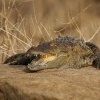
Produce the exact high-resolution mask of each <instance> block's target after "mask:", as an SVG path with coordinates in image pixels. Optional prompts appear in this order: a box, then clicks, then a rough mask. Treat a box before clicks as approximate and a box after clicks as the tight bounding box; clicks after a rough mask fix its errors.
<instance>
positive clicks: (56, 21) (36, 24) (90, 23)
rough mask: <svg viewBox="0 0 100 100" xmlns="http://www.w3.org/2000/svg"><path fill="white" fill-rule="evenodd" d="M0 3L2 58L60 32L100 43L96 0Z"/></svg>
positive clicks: (0, 53) (2, 59)
mask: <svg viewBox="0 0 100 100" xmlns="http://www.w3.org/2000/svg"><path fill="white" fill-rule="evenodd" d="M72 3H73V4H74V6H73V8H72ZM0 5H1V8H0V39H1V42H0V58H1V59H0V62H2V61H4V60H5V58H7V57H9V56H11V55H13V54H16V53H19V52H25V51H27V49H29V48H30V47H31V46H32V45H35V46H36V45H38V44H39V42H43V41H49V40H52V39H53V38H55V37H56V36H58V35H59V34H61V35H66V34H67V35H71V36H75V37H79V38H82V39H84V41H85V42H86V41H91V42H93V43H95V44H97V45H98V46H100V45H99V43H100V42H99V37H100V35H99V34H98V33H99V30H100V21H99V15H98V13H99V12H97V13H95V11H97V9H98V8H96V7H97V6H98V5H99V6H100V3H96V0H91V2H90V1H89V2H88V1H86V0H84V2H83V1H80V0H76V1H74V0H71V1H70V0H63V1H62V2H60V1H56V0H55V1H49V0H46V1H45V0H44V1H43V0H41V1H39V0H0ZM99 6H98V7H99ZM91 9H92V12H91ZM91 16H92V17H91Z"/></svg>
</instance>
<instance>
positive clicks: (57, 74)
mask: <svg viewBox="0 0 100 100" xmlns="http://www.w3.org/2000/svg"><path fill="white" fill-rule="evenodd" d="M24 69H25V67H24V66H8V65H0V100H100V93H99V92H100V70H97V69H95V68H92V67H87V68H82V69H59V70H57V69H47V70H42V71H39V72H36V73H26V72H25V70H24Z"/></svg>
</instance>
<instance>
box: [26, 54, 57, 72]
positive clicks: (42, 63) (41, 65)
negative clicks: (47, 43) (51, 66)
mask: <svg viewBox="0 0 100 100" xmlns="http://www.w3.org/2000/svg"><path fill="white" fill-rule="evenodd" d="M56 57H57V56H56V55H52V54H46V55H40V58H39V59H37V61H34V60H33V61H32V62H31V64H29V65H28V66H27V68H28V70H30V71H33V72H35V71H38V70H42V69H46V68H48V67H47V64H48V62H52V61H54V60H55V59H56Z"/></svg>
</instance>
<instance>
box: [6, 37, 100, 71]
mask: <svg viewBox="0 0 100 100" xmlns="http://www.w3.org/2000/svg"><path fill="white" fill-rule="evenodd" d="M19 55H21V54H19ZM98 55H100V49H99V48H98V47H97V46H95V45H94V44H93V43H90V42H84V40H82V39H78V38H73V37H69V36H58V37H57V38H55V39H54V40H52V41H48V42H44V43H42V44H40V45H38V46H36V47H31V48H30V49H29V50H28V51H27V52H26V53H24V56H20V59H18V60H16V61H13V60H11V61H9V64H12V65H13V64H14V65H27V67H26V68H27V70H29V71H30V72H35V71H39V70H43V69H54V68H61V69H62V68H64V69H67V68H83V67H88V66H91V65H93V66H95V67H98V68H99V67H100V63H98V59H99V58H100V57H99V56H98ZM14 56H16V55H14ZM14 56H13V57H14ZM11 58H12V57H10V58H8V59H11ZM5 62H6V61H5ZM12 62H14V63H12Z"/></svg>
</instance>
